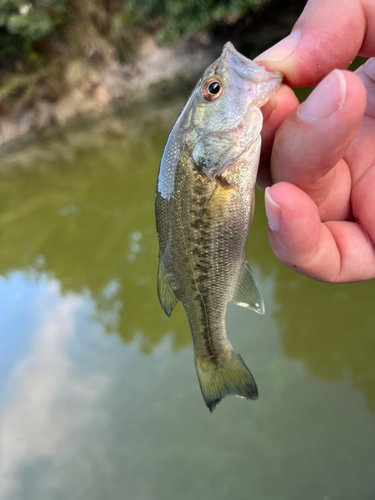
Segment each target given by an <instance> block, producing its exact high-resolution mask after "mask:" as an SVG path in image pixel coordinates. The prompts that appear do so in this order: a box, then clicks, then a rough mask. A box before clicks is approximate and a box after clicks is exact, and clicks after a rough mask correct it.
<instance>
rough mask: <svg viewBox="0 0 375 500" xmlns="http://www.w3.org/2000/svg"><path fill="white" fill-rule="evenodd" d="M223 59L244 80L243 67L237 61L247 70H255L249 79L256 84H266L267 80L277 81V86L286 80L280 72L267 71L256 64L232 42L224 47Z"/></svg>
mask: <svg viewBox="0 0 375 500" xmlns="http://www.w3.org/2000/svg"><path fill="white" fill-rule="evenodd" d="M221 59H222V60H223V61H224V62H225V64H227V65H228V66H229V67H230V68H231V69H232V70H234V71H235V72H236V73H238V75H239V76H241V77H242V78H244V72H243V71H241V67H238V62H237V63H236V60H235V59H237V61H239V62H241V63H242V65H244V66H245V67H246V69H248V70H253V71H252V73H251V77H250V78H249V77H248V78H247V79H249V80H250V81H252V82H253V83H256V84H257V83H259V82H260V81H263V82H264V81H265V80H268V81H272V80H275V85H276V84H277V83H278V82H280V81H282V79H283V78H284V75H283V74H282V73H281V72H280V71H272V72H271V71H267V70H266V68H264V67H263V66H260V65H259V64H257V63H256V62H254V61H252V60H251V59H249V58H247V57H246V56H244V55H243V54H241V52H238V50H236V48H235V47H234V45H233V44H232V42H227V43H226V44H225V45H224V47H223V51H222V53H221Z"/></svg>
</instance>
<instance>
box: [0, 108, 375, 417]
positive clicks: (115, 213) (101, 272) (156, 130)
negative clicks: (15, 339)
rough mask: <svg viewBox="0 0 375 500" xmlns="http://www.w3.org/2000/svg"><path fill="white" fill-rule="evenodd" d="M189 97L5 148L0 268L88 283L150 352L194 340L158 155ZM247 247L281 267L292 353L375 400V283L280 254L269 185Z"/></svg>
mask: <svg viewBox="0 0 375 500" xmlns="http://www.w3.org/2000/svg"><path fill="white" fill-rule="evenodd" d="M183 101H184V99H182V100H180V101H176V102H175V103H172V104H171V107H170V108H169V112H168V113H166V114H163V111H162V110H161V108H159V109H156V110H154V111H153V112H150V111H148V112H149V114H147V113H146V115H147V116H146V119H145V120H143V121H142V124H139V123H138V121H134V120H133V118H132V119H130V118H129V117H128V116H127V117H125V118H124V117H115V118H111V119H108V120H107V121H106V122H105V123H104V124H103V123H102V124H101V125H100V126H99V125H95V126H90V127H87V128H86V130H83V131H82V130H80V131H71V132H68V133H66V134H65V135H63V136H61V137H60V138H58V139H54V140H53V141H47V142H45V143H43V144H42V145H39V146H38V147H36V146H33V147H29V148H27V149H26V150H24V151H23V152H22V153H17V154H15V155H14V157H13V159H12V158H11V157H9V156H8V157H5V158H4V159H3V166H2V171H3V172H4V173H3V175H2V177H1V182H0V274H2V275H7V274H8V273H10V272H12V271H15V270H18V271H24V272H26V271H27V270H33V272H35V273H47V274H49V275H50V276H51V277H53V278H55V279H58V280H59V281H60V283H61V287H62V291H63V293H64V292H70V291H74V292H76V293H89V294H90V296H91V297H92V299H93V300H94V301H95V303H96V312H95V318H94V319H96V320H97V321H99V322H100V323H101V324H102V325H103V327H104V328H105V331H106V332H107V333H108V334H118V335H120V337H121V338H122V339H123V341H124V342H130V341H131V340H133V339H134V338H138V339H141V341H142V342H141V344H142V348H143V350H144V352H147V351H149V350H150V349H152V347H153V346H154V345H155V344H157V343H159V342H160V340H161V339H162V338H163V337H164V336H165V335H166V334H167V333H168V332H173V339H174V346H175V348H177V347H179V346H183V345H185V344H187V343H190V342H191V340H190V333H189V329H188V325H187V321H186V318H185V315H184V312H183V309H182V307H181V305H179V306H178V307H176V310H175V311H174V312H173V314H172V317H171V318H170V319H168V318H167V317H166V316H165V315H164V312H163V311H162V309H161V307H160V305H159V303H158V298H157V294H156V271H157V252H158V248H157V238H156V234H155V229H154V208H153V200H154V189H155V182H156V176H157V169H158V163H159V159H160V156H161V153H162V150H163V147H164V144H165V141H166V138H167V136H168V133H169V131H170V128H171V126H172V124H173V121H174V119H175V117H176V115H177V113H178V110H179V109H180V108H181V106H182V104H183ZM142 113H144V111H142ZM135 114H136V115H137V113H135ZM248 257H249V260H250V262H256V264H257V265H259V267H260V269H261V272H262V273H263V275H264V276H268V275H272V276H273V277H274V278H275V279H274V281H275V283H276V288H275V291H274V293H275V301H276V302H277V304H278V306H279V307H278V308H276V313H275V314H276V318H277V323H278V324H279V327H280V331H281V340H282V344H283V347H284V349H285V352H286V354H287V355H288V356H290V357H293V358H298V359H301V360H302V361H303V362H304V363H305V365H306V367H307V368H308V370H309V371H310V372H311V373H312V374H313V375H316V376H320V377H322V378H324V379H325V380H329V381H342V380H349V381H350V383H351V384H352V385H353V386H354V387H356V388H358V389H359V390H361V391H362V392H363V393H364V394H365V395H366V397H367V399H368V404H369V408H370V409H371V411H375V383H374V376H375V370H374V359H375V336H374V333H373V332H374V327H373V325H374V323H375V311H374V308H373V305H372V295H373V287H374V283H373V282H368V283H357V284H350V285H336V286H333V285H327V284H323V283H318V282H314V281H312V280H309V279H307V278H304V277H302V276H299V275H298V274H296V273H294V272H292V271H290V270H288V269H287V268H285V267H284V266H282V265H281V264H279V263H278V262H277V260H276V259H275V258H274V257H273V255H272V253H271V251H270V249H269V247H268V243H267V238H266V220H265V216H264V209H263V200H262V196H261V195H260V194H259V193H257V211H256V216H255V222H254V225H253V228H252V231H251V236H250V241H249V255H248Z"/></svg>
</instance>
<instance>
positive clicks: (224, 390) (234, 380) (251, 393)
mask: <svg viewBox="0 0 375 500" xmlns="http://www.w3.org/2000/svg"><path fill="white" fill-rule="evenodd" d="M195 367H196V370H197V375H198V380H199V384H200V386H201V391H202V395H203V398H204V401H205V403H206V405H207V407H208V409H209V410H210V411H211V412H212V411H214V409H215V408H216V406H217V405H218V404H219V403H220V401H221V400H222V399H223V397H224V396H227V395H228V394H235V395H236V396H239V397H242V398H247V399H257V398H258V389H257V385H256V383H255V380H254V378H253V376H252V375H251V373H250V371H249V369H248V367H247V366H246V365H245V363H244V361H243V359H242V358H241V356H240V355H239V354H237V353H236V351H234V350H230V351H229V352H226V353H225V354H223V356H221V357H220V358H217V359H215V360H208V359H207V358H202V357H198V356H196V358H195Z"/></svg>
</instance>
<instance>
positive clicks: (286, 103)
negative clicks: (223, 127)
mask: <svg viewBox="0 0 375 500" xmlns="http://www.w3.org/2000/svg"><path fill="white" fill-rule="evenodd" d="M297 106H298V99H297V98H296V96H295V94H294V92H293V91H292V89H290V88H289V87H288V86H287V85H282V86H281V87H280V89H279V90H278V92H277V94H276V95H275V96H274V97H273V98H272V99H270V100H269V101H268V102H267V104H266V105H265V106H263V107H262V113H263V120H264V122H263V127H262V133H261V135H262V150H261V156H260V163H259V171H258V178H257V187H258V188H259V189H261V190H262V191H264V189H265V188H266V187H267V186H271V184H272V179H271V172H270V162H271V152H272V145H273V141H274V139H275V133H276V131H277V129H278V128H279V127H280V125H281V124H282V122H283V121H284V120H285V118H286V117H287V116H288V115H289V114H290V113H291V112H292V111H293V110H294V109H295V108H296V107H297Z"/></svg>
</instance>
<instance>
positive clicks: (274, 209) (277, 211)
mask: <svg viewBox="0 0 375 500" xmlns="http://www.w3.org/2000/svg"><path fill="white" fill-rule="evenodd" d="M264 201H265V205H266V215H267V219H268V227H269V228H270V229H272V231H277V230H278V229H279V227H280V218H281V207H280V205H278V204H277V203H275V202H274V201H273V199H272V198H271V195H270V188H269V187H268V188H266V191H265V196H264Z"/></svg>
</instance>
